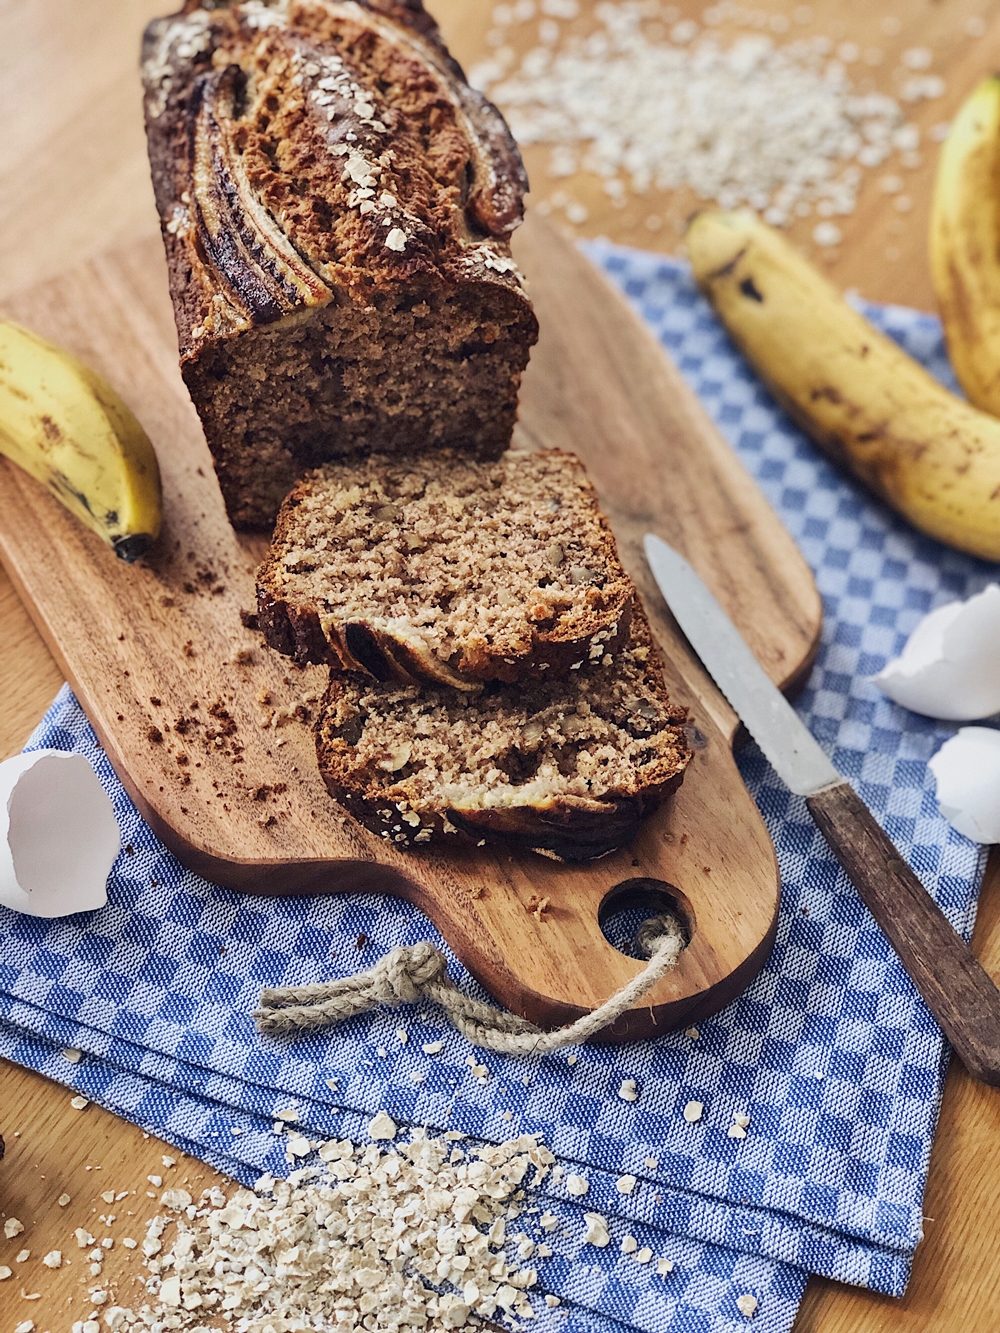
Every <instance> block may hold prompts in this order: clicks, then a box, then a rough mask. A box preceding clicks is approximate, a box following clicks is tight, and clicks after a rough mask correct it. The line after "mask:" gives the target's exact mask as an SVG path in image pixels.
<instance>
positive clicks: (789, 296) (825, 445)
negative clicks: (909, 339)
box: [687, 211, 1000, 560]
mask: <svg viewBox="0 0 1000 1333" xmlns="http://www.w3.org/2000/svg"><path fill="white" fill-rule="evenodd" d="M687 248H688V255H689V257H690V260H691V265H692V268H693V270H694V276H695V278H696V279H697V282H698V285H699V287H700V288H701V290H702V291H703V292H704V294H705V295H706V296H707V297H708V299H709V301H710V302H711V303H712V306H713V307H714V309H715V311H716V313H717V314H718V316H719V318H720V319H721V320H722V322H723V323H724V324H725V326H726V328H727V329H728V331H729V333H730V335H731V337H732V338H733V340H734V342H735V343H736V344H737V345H738V346H739V348H740V349H741V351H742V352H743V353H744V354H745V355H746V357H747V358H748V360H749V361H750V362H751V363H752V365H753V366H754V369H755V370H756V371H757V372H758V374H759V375H760V376H761V378H762V379H763V380H764V381H765V382H766V383H767V385H768V387H769V388H770V389H771V392H772V393H773V394H774V396H775V397H776V398H777V399H778V401H779V402H780V403H781V404H782V405H783V406H784V407H785V408H786V409H787V411H788V412H789V414H790V415H791V416H792V417H793V418H794V420H795V421H796V422H797V423H798V424H799V425H800V426H801V427H802V429H803V430H805V431H806V432H807V434H809V435H810V436H811V437H812V438H813V440H815V442H816V443H817V444H818V445H819V446H820V448H821V449H823V450H824V451H825V452H826V453H828V454H830V455H831V457H832V458H833V459H834V460H835V461H836V462H838V463H840V464H842V465H843V466H844V467H847V468H849V469H850V470H851V471H852V472H854V473H855V475H856V476H858V477H860V478H861V480H862V481H864V482H865V483H866V484H867V485H868V486H870V487H871V489H872V490H873V491H875V493H876V494H877V495H879V496H881V497H882V499H884V500H885V501H887V503H888V504H890V505H892V507H893V508H894V509H897V510H898V511H899V512H900V513H901V514H902V515H903V516H904V517H905V518H907V519H909V521H910V522H911V523H912V524H913V525H914V527H917V528H919V529H920V530H921V532H926V533H927V534H928V535H929V536H931V537H935V538H937V540H938V541H942V542H946V543H947V544H948V545H949V546H954V547H957V548H958V550H960V551H967V552H968V553H969V554H970V555H977V556H980V557H982V558H983V559H986V560H1000V421H998V420H997V419H996V418H994V417H992V416H988V415H987V414H986V413H984V412H980V411H978V410H977V409H976V408H974V407H971V406H970V405H969V404H968V403H966V402H964V401H963V400H962V399H960V398H958V397H956V396H955V394H953V393H950V392H949V391H948V390H947V389H945V388H944V387H943V386H942V385H941V384H939V383H938V381H937V380H935V379H934V377H933V376H932V375H930V374H929V373H928V372H927V371H926V370H924V368H923V366H921V365H918V363H917V362H916V361H914V360H913V359H912V357H909V356H907V354H906V353H905V352H904V351H902V349H901V348H899V347H898V346H897V345H896V344H895V343H894V342H892V340H891V339H889V338H887V337H885V336H884V335H883V334H881V333H879V332H878V331H877V330H876V329H874V328H873V327H872V326H871V324H869V323H868V321H867V320H866V319H864V317H863V316H862V315H860V314H858V312H857V311H856V310H853V309H852V308H851V307H850V306H849V305H848V304H847V302H846V301H844V300H843V299H842V298H841V296H840V295H839V293H838V292H837V291H836V290H835V289H834V288H833V287H832V286H831V285H830V283H829V282H827V280H826V279H825V278H824V277H823V276H822V275H821V274H820V273H818V272H817V271H816V269H815V268H813V266H812V265H811V264H810V263H808V262H807V261H806V260H805V259H803V258H802V256H801V255H800V254H799V253H798V252H797V251H796V250H795V249H794V247H793V246H792V245H791V243H790V242H789V241H787V240H786V239H785V238H784V237H783V236H782V235H781V234H780V233H779V232H777V231H775V230H774V229H773V228H771V227H768V226H767V225H766V224H765V223H763V222H761V221H760V220H759V219H758V218H757V217H755V216H754V215H753V214H752V213H746V212H734V213H728V212H722V211H710V212H705V213H700V214H698V215H697V216H696V217H695V219H694V220H693V222H692V223H691V226H690V227H689V229H688V233H687Z"/></svg>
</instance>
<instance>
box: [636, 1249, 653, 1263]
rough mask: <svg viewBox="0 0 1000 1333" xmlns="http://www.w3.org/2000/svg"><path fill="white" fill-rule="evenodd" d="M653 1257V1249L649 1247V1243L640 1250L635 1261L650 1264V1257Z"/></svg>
mask: <svg viewBox="0 0 1000 1333" xmlns="http://www.w3.org/2000/svg"><path fill="white" fill-rule="evenodd" d="M652 1257H653V1251H652V1250H651V1249H650V1248H649V1246H648V1245H644V1246H643V1247H642V1249H641V1250H640V1251H639V1253H638V1254H637V1255H636V1256H635V1261H636V1263H637V1264H648V1263H649V1261H650V1259H652Z"/></svg>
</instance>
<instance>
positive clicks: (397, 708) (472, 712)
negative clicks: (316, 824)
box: [316, 605, 690, 861]
mask: <svg viewBox="0 0 1000 1333" xmlns="http://www.w3.org/2000/svg"><path fill="white" fill-rule="evenodd" d="M685 720H686V713H685V710H684V709H683V708H679V707H677V706H676V705H675V704H673V703H671V701H670V699H669V697H668V695H667V692H666V687H665V685H664V682H663V675H662V665H661V662H660V659H659V655H658V653H657V650H656V647H655V645H654V643H653V640H652V636H651V634H650V631H649V626H648V623H647V621H646V618H645V615H644V613H643V612H642V610H641V608H640V607H639V606H638V605H637V606H636V609H635V611H634V614H633V620H632V635H631V638H630V641H629V644H628V646H627V648H626V649H625V650H624V651H623V653H622V654H621V659H620V661H618V662H616V663H615V664H614V665H613V666H609V667H606V666H597V667H592V668H590V669H589V670H581V671H580V672H576V673H573V674H571V676H570V677H569V678H568V679H566V680H562V681H555V680H553V681H543V682H532V683H531V684H527V685H520V686H510V685H497V684H494V685H488V686H486V687H484V688H483V689H482V690H481V691H479V692H477V693H476V694H473V695H470V694H464V693H460V692H458V691H455V690H449V689H447V688H446V687H443V688H437V689H432V688H426V687H424V688H423V689H421V688H418V687H416V686H398V685H391V684H390V685H381V684H375V683H372V682H371V681H365V679H364V678H363V677H358V676H348V675H339V674H337V673H331V676H330V684H329V687H328V689H327V693H326V697H325V699H324V702H323V706H322V711H321V714H320V717H319V720H318V722H317V726H316V753H317V758H318V760H319V768H320V772H321V774H322V776H323V780H324V781H325V783H326V785H327V789H328V790H329V792H330V795H331V796H332V797H333V798H334V799H335V800H336V801H338V802H340V803H341V804H342V805H343V806H344V807H345V809H347V810H348V811H349V812H350V813H351V814H353V815H354V816H355V817H356V818H357V819H358V820H359V821H360V822H361V823H363V824H364V825H365V826H366V827H367V828H370V829H371V830H372V831H373V832H375V833H377V834H378V835H379V836H380V837H382V838H384V839H385V840H386V841H390V842H392V843H393V844H395V845H397V846H399V847H402V848H417V847H420V846H422V845H424V844H426V843H429V842H431V841H434V842H435V843H447V842H448V839H449V836H452V837H459V838H465V839H472V840H473V841H475V842H477V843H479V842H482V841H486V842H493V841H498V842H501V843H506V844H508V845H514V846H519V847H524V848H530V849H532V850H534V851H539V852H542V853H544V854H546V855H551V856H556V857H558V858H559V859H561V860H566V861H586V860H591V859H593V858H594V857H597V856H603V855H605V854H606V853H607V852H610V851H613V850H615V849H616V848H618V847H621V846H623V845H625V844H626V843H628V842H629V841H630V840H631V839H632V838H633V837H634V835H635V833H636V831H637V830H638V827H639V823H640V821H641V819H642V818H643V817H644V816H645V815H646V814H648V813H649V812H650V811H651V810H653V809H654V808H655V807H656V806H658V805H659V804H660V803H661V802H662V801H663V800H664V799H665V798H666V797H667V796H668V795H669V794H670V793H671V792H673V791H674V790H675V789H676V788H677V787H678V786H679V785H680V783H681V781H682V779H683V775H684V769H685V766H686V765H687V762H688V760H689V758H690V750H689V748H688V744H687V740H686V737H685V733H684V722H685Z"/></svg>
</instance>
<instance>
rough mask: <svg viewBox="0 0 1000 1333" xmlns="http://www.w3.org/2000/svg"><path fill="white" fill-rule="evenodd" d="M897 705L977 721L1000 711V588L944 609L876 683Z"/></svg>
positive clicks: (930, 618)
mask: <svg viewBox="0 0 1000 1333" xmlns="http://www.w3.org/2000/svg"><path fill="white" fill-rule="evenodd" d="M873 679H874V682H875V684H876V685H877V686H878V687H879V689H880V690H881V691H882V693H883V694H885V695H888V697H889V698H890V699H892V700H893V702H895V703H897V704H902V706H903V707H904V708H909V709H911V710H912V711H913V712H914V713H922V714H923V715H924V716H925V717H936V718H941V719H943V720H944V721H946V722H973V721H976V720H977V719H978V718H984V717H991V716H992V715H993V714H994V713H997V712H1000V585H997V584H996V583H991V584H990V585H989V586H988V587H987V588H985V589H984V590H983V591H982V592H981V593H977V594H976V595H975V596H974V597H970V598H969V600H968V601H966V602H949V603H948V604H947V606H939V607H938V608H937V609H936V610H935V611H931V612H930V614H929V615H926V616H924V618H923V620H921V621H920V623H919V624H918V625H917V627H916V629H915V630H914V631H913V633H912V634H911V635H910V637H909V638H908V639H907V641H906V646H905V647H904V648H903V651H902V653H901V654H900V656H899V657H897V658H894V659H893V661H891V662H889V663H888V665H887V666H886V667H884V668H883V670H882V671H880V672H879V674H878V675H877V676H875V677H874V678H873Z"/></svg>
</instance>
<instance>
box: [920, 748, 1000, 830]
mask: <svg viewBox="0 0 1000 1333" xmlns="http://www.w3.org/2000/svg"><path fill="white" fill-rule="evenodd" d="M930 769H931V772H932V773H933V774H934V780H935V781H936V782H937V799H938V805H939V806H940V807H941V813H942V814H943V815H944V817H945V819H947V821H948V823H949V824H950V825H951V826H952V828H955V829H958V831H959V833H964V834H965V836H966V837H967V838H971V839H972V841H973V842H987V843H989V842H1000V731H994V730H993V728H992V727H962V729H961V730H960V731H959V732H958V734H957V735H955V736H952V738H951V740H950V741H945V743H944V745H942V746H941V749H940V750H938V752H937V754H936V755H935V756H934V758H933V759H932V760H931V762H930Z"/></svg>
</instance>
